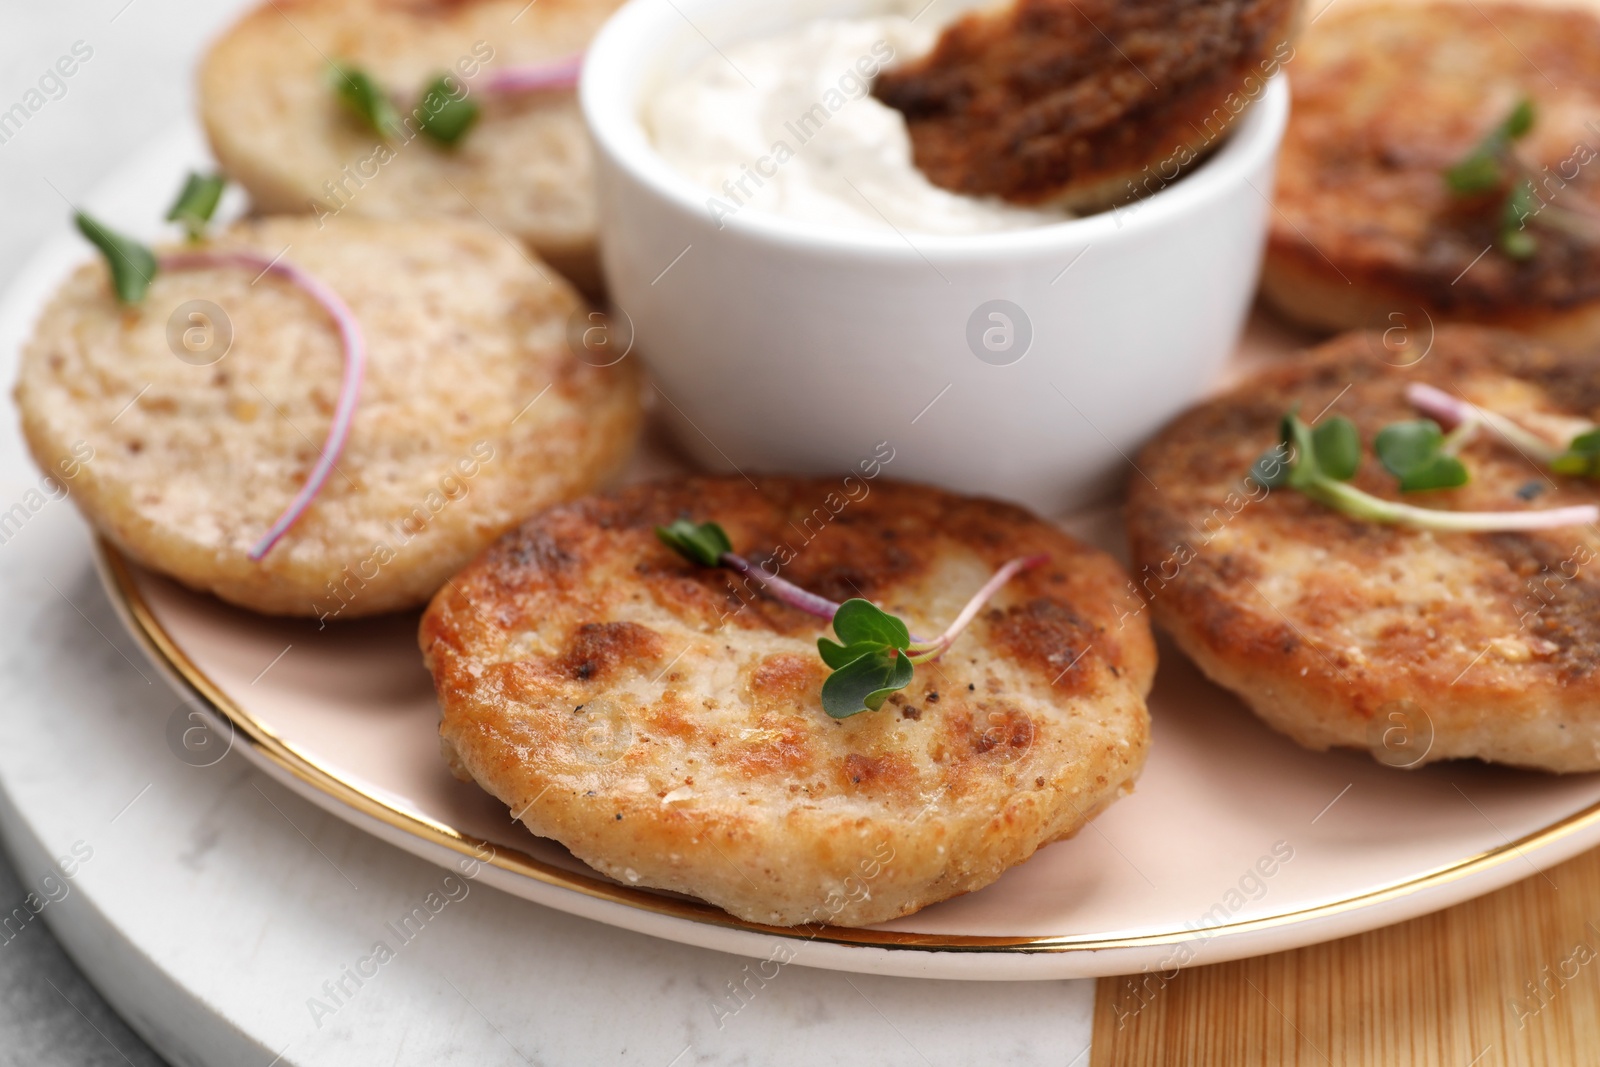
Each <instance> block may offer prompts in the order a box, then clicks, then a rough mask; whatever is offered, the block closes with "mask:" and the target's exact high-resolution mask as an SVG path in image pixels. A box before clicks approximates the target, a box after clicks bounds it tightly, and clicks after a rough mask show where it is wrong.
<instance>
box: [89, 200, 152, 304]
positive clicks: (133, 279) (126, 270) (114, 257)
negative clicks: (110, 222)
mask: <svg viewBox="0 0 1600 1067" xmlns="http://www.w3.org/2000/svg"><path fill="white" fill-rule="evenodd" d="M75 221H76V222H77V224H78V231H79V232H80V233H82V234H83V235H84V236H85V237H87V238H88V239H89V240H90V241H91V242H93V244H94V246H95V247H96V248H98V249H99V250H100V253H101V254H102V255H103V256H105V257H106V265H107V266H108V267H110V268H111V288H112V289H113V290H114V291H115V292H116V294H117V299H118V300H120V301H122V302H123V303H124V304H137V303H138V302H139V301H141V300H143V299H144V294H145V293H147V292H149V291H150V283H151V282H153V281H155V277H156V270H157V264H156V257H155V253H154V252H151V251H150V249H148V248H146V247H145V246H144V245H142V244H140V243H139V242H138V241H135V240H134V239H133V238H131V237H124V236H123V235H122V234H120V233H117V232H115V231H114V230H109V229H107V228H106V227H105V226H103V225H101V224H100V223H98V222H96V221H95V220H94V219H92V218H90V217H89V216H88V215H85V214H84V213H83V212H81V211H80V212H78V213H77V215H76V216H75Z"/></svg>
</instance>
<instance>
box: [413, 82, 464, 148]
mask: <svg viewBox="0 0 1600 1067" xmlns="http://www.w3.org/2000/svg"><path fill="white" fill-rule="evenodd" d="M451 84H452V79H451V77H450V75H448V74H441V75H439V76H438V77H437V78H435V79H434V80H433V81H432V82H431V83H429V85H428V87H427V88H426V89H424V90H423V91H422V101H421V103H420V104H419V105H418V108H417V109H418V111H419V112H420V113H421V119H420V124H421V128H422V132H423V133H425V134H427V135H428V136H429V137H430V138H432V139H433V140H434V141H436V142H438V143H439V144H441V145H444V146H445V147H446V148H449V147H452V146H454V145H455V143H456V142H457V141H459V140H461V138H462V137H464V136H466V133H467V131H468V130H470V129H472V127H473V124H474V123H476V122H477V121H478V116H479V113H480V109H479V107H478V105H477V103H476V102H475V101H472V100H469V99H467V98H466V97H465V96H458V95H457V94H456V93H454V92H452V91H451V89H450V86H451Z"/></svg>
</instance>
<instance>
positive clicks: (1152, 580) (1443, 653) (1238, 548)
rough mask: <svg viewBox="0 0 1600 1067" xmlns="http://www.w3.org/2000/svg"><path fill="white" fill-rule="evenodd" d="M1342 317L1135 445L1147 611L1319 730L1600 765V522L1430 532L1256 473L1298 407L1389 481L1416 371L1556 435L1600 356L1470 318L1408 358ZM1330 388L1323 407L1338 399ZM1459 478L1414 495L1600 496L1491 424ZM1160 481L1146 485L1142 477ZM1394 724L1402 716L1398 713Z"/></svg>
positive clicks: (1401, 752) (1571, 417) (1597, 392)
mask: <svg viewBox="0 0 1600 1067" xmlns="http://www.w3.org/2000/svg"><path fill="white" fill-rule="evenodd" d="M1385 355H1387V350H1386V349H1385V348H1384V345H1383V342H1382V338H1381V337H1380V336H1378V335H1376V334H1367V333H1355V334H1347V335H1345V336H1343V337H1340V338H1338V339H1336V340H1334V341H1331V342H1329V343H1328V344H1326V345H1323V346H1322V347H1321V348H1318V349H1314V350H1312V351H1311V352H1310V353H1308V354H1306V356H1305V357H1304V358H1303V359H1296V360H1295V361H1294V362H1293V363H1292V364H1287V365H1284V366H1281V367H1278V368H1275V369H1272V370H1269V371H1267V372H1266V373H1264V374H1262V375H1260V376H1259V377H1257V378H1255V379H1254V380H1252V381H1249V382H1246V383H1245V384H1243V385H1241V386H1240V387H1239V388H1237V389H1236V390H1235V391H1233V392H1231V393H1229V394H1227V395H1225V396H1221V397H1219V398H1217V399H1215V400H1212V401H1209V402H1207V403H1205V404H1202V405H1200V406H1199V407H1197V408H1195V409H1193V410H1192V411H1190V412H1188V413H1187V414H1185V415H1183V416H1182V417H1180V418H1179V419H1178V420H1177V421H1176V422H1174V423H1173V424H1172V425H1171V426H1169V427H1168V428H1167V429H1166V430H1165V431H1163V432H1162V434H1161V435H1160V437H1158V438H1157V439H1156V440H1155V441H1154V442H1153V443H1152V444H1151V445H1150V446H1149V447H1148V448H1146V449H1145V451H1144V452H1143V454H1142V455H1140V456H1139V458H1138V465H1139V469H1140V470H1141V471H1142V472H1143V473H1144V475H1145V476H1147V477H1148V478H1149V481H1148V482H1147V481H1145V480H1144V478H1136V479H1134V480H1133V482H1132V490H1131V498H1130V502H1129V512H1128V529H1129V536H1130V539H1131V542H1132V549H1133V557H1134V567H1135V574H1134V580H1135V582H1136V583H1137V584H1138V586H1139V588H1140V591H1141V594H1142V595H1143V596H1144V597H1145V598H1146V599H1147V600H1148V602H1149V605H1150V607H1151V609H1152V610H1153V612H1154V615H1155V618H1156V620H1157V621H1158V622H1159V623H1160V624H1161V625H1162V626H1163V627H1165V628H1166V629H1167V630H1168V631H1170V632H1171V633H1172V635H1173V637H1174V638H1175V639H1176V640H1177V642H1178V644H1179V646H1180V647H1181V648H1182V649H1183V650H1184V651H1185V652H1187V653H1188V654H1189V656H1190V657H1191V658H1193V659H1194V661H1195V662H1196V663H1197V664H1199V666H1200V667H1201V669H1202V670H1203V671H1204V672H1205V673H1206V674H1207V675H1208V676H1209V677H1210V678H1211V679H1212V680H1213V681H1215V682H1217V683H1218V684H1220V685H1222V686H1224V687H1226V688H1228V689H1231V690H1233V691H1234V692H1236V693H1238V694H1239V695H1240V696H1241V697H1243V698H1244V700H1245V702H1246V703H1248V704H1249V705H1250V706H1251V707H1252V708H1253V709H1254V710H1255V711H1256V712H1257V714H1259V715H1260V716H1261V717H1262V718H1263V719H1265V720H1266V721H1267V722H1268V723H1270V724H1271V725H1272V726H1274V727H1276V728H1277V729H1279V730H1281V731H1283V732H1284V733H1287V734H1288V735H1289V736H1291V737H1293V738H1294V739H1295V740H1296V741H1299V742H1300V743H1301V744H1303V745H1305V746H1307V747H1308V748H1313V749H1326V748H1328V747H1330V746H1351V747H1357V748H1367V749H1369V750H1371V751H1373V752H1374V754H1375V755H1377V756H1379V757H1380V758H1381V759H1383V761H1384V762H1387V763H1391V764H1398V763H1404V764H1411V763H1413V762H1415V763H1417V764H1420V763H1423V762H1428V761H1431V760H1440V759H1448V758H1455V757H1474V756H1475V757H1478V758H1480V759H1484V760H1490V761H1493V762H1497V763H1510V764H1516V765H1519V766H1525V767H1537V768H1544V769H1547V770H1553V771H1589V770H1595V769H1600V569H1597V568H1600V535H1597V533H1596V531H1595V529H1594V528H1593V527H1587V526H1585V527H1571V528H1567V529H1561V530H1553V531H1548V532H1539V533H1500V534H1465V533H1450V534H1447V533H1429V532H1426V531H1420V530H1416V529H1411V528H1404V527H1396V526H1383V525H1378V524H1375V523H1371V522H1365V521H1360V520H1357V519H1352V518H1347V517H1345V516H1344V515H1343V514H1341V513H1339V512H1336V511H1333V510H1331V509H1329V508H1328V507H1326V506H1324V505H1322V504H1319V503H1317V502H1315V501H1312V500H1310V499H1308V498H1307V497H1305V496H1303V495H1301V494H1299V493H1297V492H1294V491H1292V490H1289V489H1278V490H1272V491H1271V492H1270V493H1269V492H1268V491H1267V490H1265V489H1263V488H1262V487H1261V486H1260V485H1259V484H1257V483H1256V482H1254V481H1253V480H1247V479H1246V475H1247V472H1248V471H1249V470H1250V467H1251V464H1252V463H1254V462H1255V461H1256V460H1257V458H1258V457H1260V456H1261V455H1262V454H1263V453H1265V452H1266V451H1267V450H1268V449H1269V448H1271V447H1273V446H1274V445H1275V444H1276V443H1277V441H1278V421H1279V419H1280V418H1281V417H1282V416H1283V414H1284V413H1285V412H1287V411H1289V410H1291V409H1294V408H1296V407H1298V409H1299V411H1300V414H1301V416H1302V417H1303V418H1305V419H1307V420H1311V419H1313V418H1315V417H1317V416H1318V414H1319V413H1321V412H1323V411H1324V409H1327V416H1328V417H1331V416H1333V415H1336V414H1337V415H1344V416H1347V417H1348V418H1350V419H1352V420H1353V421H1354V422H1355V424H1356V425H1357V427H1358V428H1359V429H1360V431H1361V437H1362V440H1363V442H1364V444H1365V446H1366V450H1367V451H1366V453H1365V455H1366V458H1365V460H1364V462H1363V466H1362V468H1361V470H1360V472H1359V473H1358V474H1357V476H1356V479H1355V484H1356V485H1357V486H1359V487H1360V488H1362V489H1365V490H1367V491H1369V492H1372V493H1374V494H1377V495H1379V496H1382V497H1385V498H1388V499H1398V498H1399V494H1398V493H1397V491H1396V483H1395V479H1394V478H1393V477H1392V476H1390V475H1389V474H1388V473H1387V472H1385V471H1384V470H1383V468H1382V467H1381V466H1380V465H1379V463H1378V462H1377V461H1376V460H1375V459H1374V458H1373V456H1372V452H1371V447H1372V442H1373V438H1374V437H1375V435H1376V434H1377V432H1378V431H1379V430H1380V429H1382V428H1383V427H1384V426H1386V425H1388V424H1390V423H1393V422H1398V421H1402V420H1409V419H1415V418H1419V417H1421V416H1419V414H1418V413H1417V411H1416V410H1415V409H1414V408H1412V407H1411V406H1410V405H1409V404H1408V403H1407V402H1406V400H1405V398H1404V395H1403V391H1404V389H1405V386H1406V384H1407V383H1409V382H1425V383H1428V384H1430V385H1434V386H1436V387H1438V388H1440V389H1444V390H1446V391H1449V392H1456V391H1459V392H1460V394H1462V395H1463V396H1465V397H1466V398H1467V399H1469V400H1471V401H1472V402H1474V403H1476V404H1479V405H1482V406H1484V407H1486V408H1491V409H1493V410H1495V411H1498V412H1501V413H1503V414H1505V415H1507V416H1510V417H1512V418H1514V419H1516V420H1518V421H1519V422H1521V423H1522V424H1523V425H1524V426H1526V427H1527V428H1528V429H1530V430H1533V431H1535V432H1538V433H1541V434H1543V435H1544V436H1546V437H1547V438H1549V440H1550V441H1551V443H1552V444H1560V443H1563V442H1564V441H1565V440H1567V439H1569V438H1570V436H1571V435H1573V434H1574V433H1575V432H1577V431H1579V430H1581V429H1582V428H1583V427H1584V426H1585V425H1586V424H1587V422H1588V420H1593V419H1596V418H1600V366H1597V365H1596V364H1595V363H1594V362H1593V361H1591V360H1586V359H1582V358H1578V357H1574V356H1571V355H1568V354H1566V353H1564V352H1563V351H1561V350H1558V349H1555V348H1553V347H1550V346H1548V345H1545V344H1541V343H1538V342H1534V341H1529V340H1525V339H1522V338H1519V337H1518V336H1516V335H1513V334H1508V333H1502V332H1497V331H1491V330H1485V329H1482V328H1477V327H1447V328H1444V329H1441V330H1440V331H1439V333H1438V335H1437V337H1436V339H1435V341H1434V344H1433V347H1432V351H1431V352H1430V353H1429V354H1428V355H1427V356H1426V357H1424V358H1422V359H1421V360H1419V361H1417V362H1415V363H1414V364H1412V365H1411V366H1409V367H1397V366H1393V365H1391V364H1390V363H1388V362H1385V361H1384V360H1383V359H1382V358H1380V357H1381V356H1385ZM1330 405H1331V407H1330ZM1463 460H1464V462H1465V463H1466V465H1467V467H1468V468H1469V470H1470V471H1471V475H1472V480H1471V482H1470V483H1469V484H1468V485H1466V486H1464V487H1462V488H1460V489H1452V490H1441V491H1436V492H1431V493H1412V494H1407V501H1408V502H1409V503H1413V504H1421V505H1425V506H1428V507H1437V508H1450V509H1456V510H1478V511H1503V510H1514V509H1517V510H1520V509H1527V508H1553V507H1558V506H1561V505H1568V504H1580V503H1583V504H1587V503H1595V502H1600V487H1597V486H1596V484H1595V483H1593V482H1590V481H1584V480H1578V479H1573V478H1567V477H1563V476H1560V475H1554V474H1547V473H1546V472H1545V471H1544V470H1543V469H1542V468H1540V467H1536V466H1535V465H1534V464H1532V463H1531V462H1530V461H1529V460H1527V459H1525V458H1524V457H1523V456H1522V454H1521V453H1519V452H1518V451H1516V450H1515V449H1513V448H1511V447H1510V446H1509V445H1506V444H1504V443H1503V442H1501V440H1500V439H1499V438H1497V437H1493V436H1490V435H1486V434H1480V435H1479V436H1478V438H1477V439H1476V440H1475V441H1474V442H1473V443H1472V444H1471V445H1469V446H1468V447H1467V449H1466V450H1465V452H1464V453H1463ZM1152 483H1153V484H1152ZM1396 729H1398V730H1400V731H1402V733H1398V734H1397V733H1395V732H1394V731H1395V730H1396Z"/></svg>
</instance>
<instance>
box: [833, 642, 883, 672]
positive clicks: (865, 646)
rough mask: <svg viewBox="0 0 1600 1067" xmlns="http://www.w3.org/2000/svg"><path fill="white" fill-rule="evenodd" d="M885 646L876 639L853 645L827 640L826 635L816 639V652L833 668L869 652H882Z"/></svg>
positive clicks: (836, 668) (852, 661)
mask: <svg viewBox="0 0 1600 1067" xmlns="http://www.w3.org/2000/svg"><path fill="white" fill-rule="evenodd" d="M886 647H887V646H885V645H883V644H882V643H880V642H877V641H857V642H856V643H855V644H853V645H841V644H839V643H838V642H836V641H829V640H828V639H827V638H826V637H819V638H818V639H817V653H818V654H819V655H820V656H822V662H824V663H826V664H827V665H828V666H830V667H832V668H833V669H834V670H838V669H839V668H840V667H843V666H844V665H845V664H847V663H854V662H855V661H856V660H858V659H860V658H861V657H862V656H865V655H867V654H868V653H869V652H882V651H883V650H884V649H885V648H886Z"/></svg>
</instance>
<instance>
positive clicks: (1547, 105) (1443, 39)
mask: <svg viewBox="0 0 1600 1067" xmlns="http://www.w3.org/2000/svg"><path fill="white" fill-rule="evenodd" d="M1286 69H1287V70H1288V71H1289V78H1290V86H1291V88H1292V90H1293V96H1294V110H1293V113H1292V114H1291V116H1290V119H1289V128H1288V133H1287V134H1286V136H1285V139H1284V143H1283V151H1282V155H1281V156H1280V158H1279V165H1278V182H1277V208H1278V210H1277V211H1276V212H1275V213H1274V215H1273V219H1272V231H1271V238H1270V244H1269V246H1268V258H1267V266H1266V271H1265V275H1264V281H1263V285H1264V290H1265V293H1266V295H1267V296H1268V297H1269V298H1270V299H1271V300H1272V301H1273V302H1274V303H1275V304H1276V305H1277V306H1278V307H1280V308H1281V309H1282V310H1284V311H1285V312H1286V313H1287V314H1289V315H1290V316H1292V317H1294V318H1296V319H1299V320H1301V321H1304V322H1306V323H1308V324H1310V325H1313V326H1318V327H1323V328H1329V329H1345V328H1355V327H1387V326H1389V325H1392V321H1391V319H1390V315H1391V314H1398V315H1407V316H1410V318H1411V319H1412V320H1413V321H1416V322H1420V321H1421V319H1422V318H1423V315H1422V314H1419V313H1418V311H1419V309H1420V310H1424V311H1426V313H1427V314H1428V315H1430V316H1432V317H1433V318H1434V319H1435V320H1446V319H1448V320H1455V321H1465V322H1477V323H1482V324H1486V325H1496V326H1502V327H1505V328H1510V329H1517V330H1521V331H1524V332H1529V333H1534V334H1538V335H1541V336H1544V337H1545V338H1547V339H1550V340H1558V341H1564V342H1566V343H1575V344H1581V343H1590V342H1593V341H1595V340H1600V303H1597V301H1600V225H1594V226H1592V227H1591V228H1592V231H1593V232H1590V233H1588V234H1587V235H1585V234H1583V233H1580V232H1575V231H1574V230H1572V229H1570V228H1565V229H1564V228H1558V227H1555V226H1550V225H1546V222H1549V221H1550V220H1552V219H1554V217H1555V212H1554V211H1552V212H1550V213H1549V214H1547V215H1545V217H1544V218H1543V219H1541V218H1540V215H1539V214H1535V216H1534V220H1533V223H1532V227H1531V232H1532V233H1533V234H1534V235H1535V236H1536V238H1537V241H1538V250H1537V252H1536V253H1535V254H1534V255H1533V257H1532V258H1531V259H1528V260H1526V261H1522V262H1519V261H1517V260H1515V259H1512V258H1510V257H1508V256H1507V255H1506V254H1505V253H1504V252H1503V251H1501V250H1500V249H1499V248H1498V247H1497V245H1496V238H1497V235H1498V232H1499V226H1500V201H1501V199H1502V197H1495V196H1490V197H1488V198H1482V197H1479V198H1471V197H1462V196H1460V195H1459V194H1456V193H1453V192H1452V191H1451V190H1450V189H1449V188H1448V186H1447V185H1446V183H1445V177H1444V175H1445V172H1446V171H1447V170H1448V169H1449V168H1450V167H1451V166H1453V165H1454V164H1456V163H1458V162H1460V161H1461V160H1462V159H1463V158H1465V157H1466V156H1467V155H1468V153H1470V152H1471V151H1472V150H1473V148H1474V147H1475V146H1476V145H1477V144H1478V143H1479V142H1480V141H1481V139H1482V138H1483V137H1484V136H1485V134H1487V133H1488V132H1489V131H1490V130H1491V129H1493V128H1494V127H1495V126H1497V125H1498V124H1499V123H1501V122H1502V121H1503V120H1504V119H1505V118H1506V116H1507V115H1508V114H1509V113H1510V112H1511V109H1512V108H1513V107H1514V106H1515V105H1516V103H1517V101H1518V100H1519V99H1522V98H1524V97H1526V98H1528V99H1531V100H1532V101H1533V103H1534V105H1535V109H1536V116H1537V117H1536V120H1535V123H1534V126H1533V128H1532V130H1531V132H1530V133H1529V134H1528V135H1527V136H1526V137H1525V138H1523V139H1522V140H1520V141H1518V142H1517V144H1516V151H1517V153H1518V155H1519V156H1520V157H1521V158H1522V159H1523V160H1525V161H1526V163H1527V164H1528V165H1529V166H1530V167H1531V169H1532V170H1533V172H1534V173H1535V175H1536V191H1537V194H1538V196H1539V198H1540V200H1541V201H1543V202H1546V203H1548V204H1550V205H1552V207H1554V208H1556V209H1560V210H1565V211H1570V212H1575V213H1577V214H1579V215H1583V214H1593V213H1596V212H1600V164H1597V163H1596V162H1594V160H1595V158H1596V155H1597V153H1600V133H1597V132H1596V129H1597V127H1593V126H1591V125H1590V124H1591V123H1593V122H1594V120H1595V119H1596V117H1597V116H1600V20H1597V19H1596V18H1595V16H1593V15H1592V14H1589V13H1587V12H1584V11H1573V10H1557V9H1551V8H1543V7H1531V6H1522V5H1517V4H1506V3H1487V2H1485V3H1472V4H1468V3H1428V4H1416V3H1390V4H1369V5H1365V6H1359V5H1352V6H1350V7H1348V8H1335V9H1333V10H1332V11H1330V12H1329V13H1328V15H1327V16H1326V17H1325V18H1320V19H1318V20H1317V22H1316V24H1315V25H1314V26H1312V27H1310V28H1308V30H1307V31H1306V33H1305V34H1304V35H1303V37H1302V38H1301V40H1300V41H1299V43H1298V45H1297V54H1296V55H1295V58H1294V60H1293V61H1292V62H1290V63H1289V64H1287V66H1286ZM1486 200H1487V202H1486ZM1541 213H1542V212H1541Z"/></svg>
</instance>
